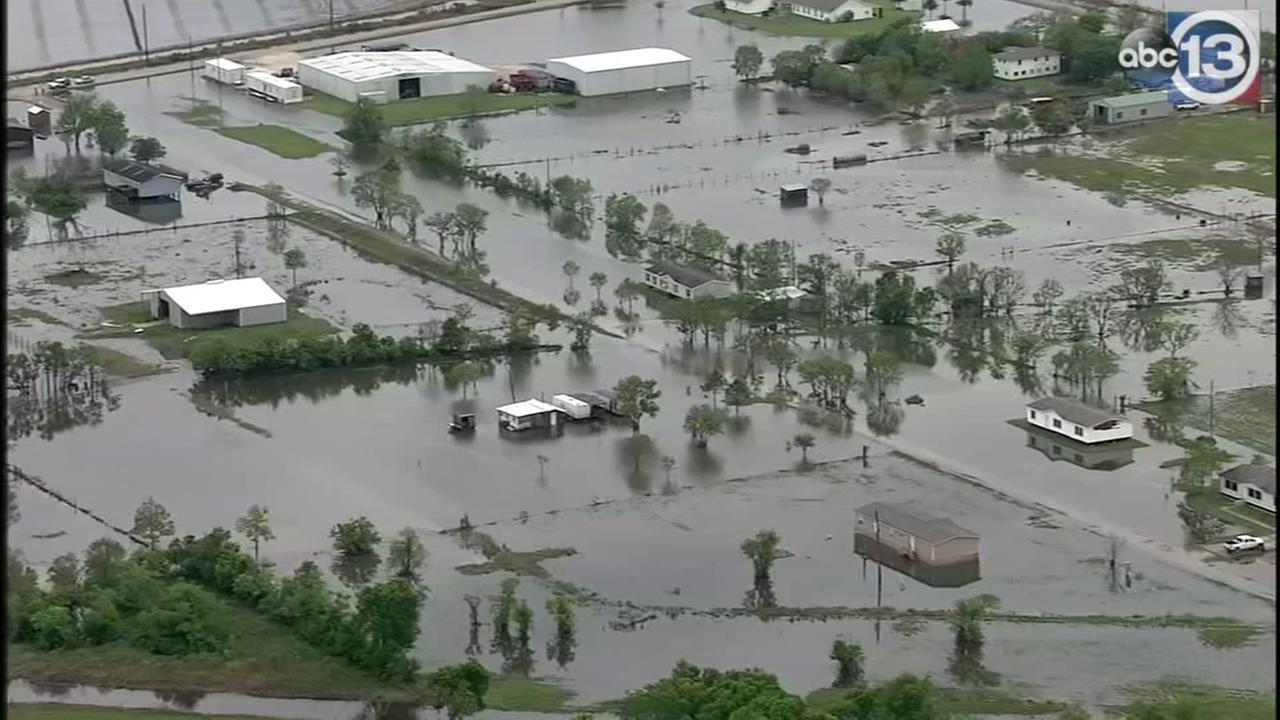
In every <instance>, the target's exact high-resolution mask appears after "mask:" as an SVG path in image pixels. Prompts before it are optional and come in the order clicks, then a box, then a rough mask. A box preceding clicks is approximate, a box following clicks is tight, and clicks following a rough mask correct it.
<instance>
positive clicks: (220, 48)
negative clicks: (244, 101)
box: [143, 6, 222, 127]
mask: <svg viewBox="0 0 1280 720" xmlns="http://www.w3.org/2000/svg"><path fill="white" fill-rule="evenodd" d="M143 7H144V9H145V7H146V6H143ZM218 59H219V60H221V59H222V41H221V40H219V41H218ZM218 127H222V83H218Z"/></svg>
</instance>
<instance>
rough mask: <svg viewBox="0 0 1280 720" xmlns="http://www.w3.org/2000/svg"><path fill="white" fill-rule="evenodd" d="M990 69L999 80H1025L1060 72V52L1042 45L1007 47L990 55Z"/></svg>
mask: <svg viewBox="0 0 1280 720" xmlns="http://www.w3.org/2000/svg"><path fill="white" fill-rule="evenodd" d="M991 69H992V72H993V73H994V74H995V76H996V77H998V78H1000V79H1001V80H1027V79H1029V78H1038V77H1045V76H1048V75H1057V74H1058V73H1060V72H1062V53H1060V52H1058V51H1057V50H1050V49H1049V48H1043V47H1007V48H1005V49H1004V50H1001V51H1000V52H998V53H996V54H995V55H992V56H991Z"/></svg>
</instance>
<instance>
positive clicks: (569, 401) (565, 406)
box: [551, 394, 592, 420]
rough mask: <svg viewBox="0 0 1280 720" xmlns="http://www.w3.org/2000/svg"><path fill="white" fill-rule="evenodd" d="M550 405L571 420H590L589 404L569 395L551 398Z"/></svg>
mask: <svg viewBox="0 0 1280 720" xmlns="http://www.w3.org/2000/svg"><path fill="white" fill-rule="evenodd" d="M551 404H552V405H555V406H556V407H558V408H560V411H561V412H563V413H564V414H565V415H568V416H569V418H570V419H571V420H588V419H590V418H591V410H592V406H591V403H589V402H587V401H586V400H580V399H578V398H576V397H574V396H572V395H569V394H560V395H555V396H552V398H551Z"/></svg>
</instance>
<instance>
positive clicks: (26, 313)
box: [5, 307, 66, 325]
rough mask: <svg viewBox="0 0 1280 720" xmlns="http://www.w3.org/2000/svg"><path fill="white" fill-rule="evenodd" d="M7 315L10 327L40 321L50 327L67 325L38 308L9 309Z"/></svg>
mask: <svg viewBox="0 0 1280 720" xmlns="http://www.w3.org/2000/svg"><path fill="white" fill-rule="evenodd" d="M5 315H6V316H7V317H8V319H9V324H10V325H18V324H21V323H25V322H27V321H28V320H39V321H40V322H42V323H47V324H49V325H66V323H65V322H63V321H61V320H59V319H58V318H56V317H54V316H52V315H50V314H49V313H47V312H45V311H43V310H37V309H36V308H21V307H19V308H9V310H8V312H6V313H5Z"/></svg>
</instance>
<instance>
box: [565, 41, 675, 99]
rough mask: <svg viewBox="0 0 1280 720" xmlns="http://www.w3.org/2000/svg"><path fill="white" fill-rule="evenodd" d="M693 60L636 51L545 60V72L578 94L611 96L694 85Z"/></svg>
mask: <svg viewBox="0 0 1280 720" xmlns="http://www.w3.org/2000/svg"><path fill="white" fill-rule="evenodd" d="M692 64H693V61H692V60H690V59H689V58H688V57H686V56H684V55H681V54H680V53H678V52H676V51H675V50H668V49H667V48H654V47H650V48H636V49H634V50H618V51H616V52H606V53H596V54H593V55H575V56H573V57H562V58H551V59H550V60H547V72H549V73H551V74H552V75H554V76H556V77H558V78H563V79H565V80H569V81H571V82H572V83H573V84H574V92H576V93H577V94H579V95H584V96H593V95H613V94H616V93H626V92H639V91H641V90H654V89H656V88H668V87H679V86H683V85H690V84H692V83H693V71H692Z"/></svg>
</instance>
